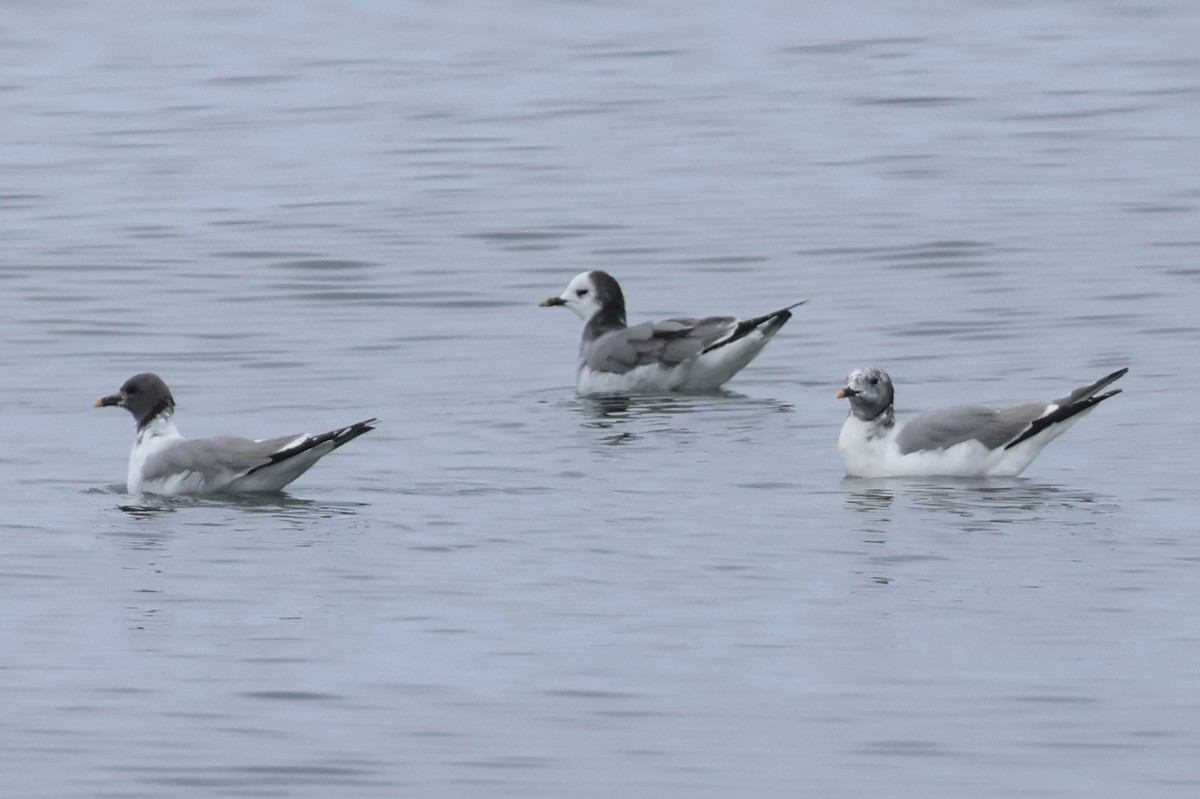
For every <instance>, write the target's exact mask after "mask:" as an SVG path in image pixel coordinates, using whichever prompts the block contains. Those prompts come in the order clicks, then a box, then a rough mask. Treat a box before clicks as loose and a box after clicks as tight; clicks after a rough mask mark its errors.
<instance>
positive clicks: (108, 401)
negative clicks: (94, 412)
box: [96, 394, 121, 408]
mask: <svg viewBox="0 0 1200 799" xmlns="http://www.w3.org/2000/svg"><path fill="white" fill-rule="evenodd" d="M120 404H121V395H120V394H109V395H108V396H107V397H101V398H100V399H98V400H96V407H97V408H107V407H109V406H111V405H120Z"/></svg>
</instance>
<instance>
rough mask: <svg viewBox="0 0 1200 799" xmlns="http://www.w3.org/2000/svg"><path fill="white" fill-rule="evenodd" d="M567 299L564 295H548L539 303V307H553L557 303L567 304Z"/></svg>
mask: <svg viewBox="0 0 1200 799" xmlns="http://www.w3.org/2000/svg"><path fill="white" fill-rule="evenodd" d="M566 304H567V301H566V300H564V299H563V298H562V297H548V298H547V299H544V300H542V301H541V302H539V303H538V307H539V308H553V307H554V306H555V305H566Z"/></svg>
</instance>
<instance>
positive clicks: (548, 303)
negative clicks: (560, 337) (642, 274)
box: [541, 270, 625, 324]
mask: <svg viewBox="0 0 1200 799" xmlns="http://www.w3.org/2000/svg"><path fill="white" fill-rule="evenodd" d="M556 305H561V306H562V307H564V308H569V309H570V310H572V311H574V312H575V315H576V316H578V317H579V318H580V319H582V320H583V321H585V322H587V321H590V320H591V319H592V317H594V316H595V315H596V314H598V313H600V312H602V311H603V312H605V313H607V314H610V315H614V316H619V318H620V320H621V324H624V323H625V295H623V294H622V293H621V287H620V286H619V285H617V281H616V279H614V278H613V276H612V275H610V274H608V272H601V271H599V270H595V271H592V272H583V273H581V274H578V275H576V276H575V277H574V278H573V279H572V280H571V282H570V283H568V284H567V290H566V291H564V292H563V293H562V294H560V295H558V296H557V297H551V298H550V299H548V300H542V302H541V306H542V307H543V308H551V307H554V306H556Z"/></svg>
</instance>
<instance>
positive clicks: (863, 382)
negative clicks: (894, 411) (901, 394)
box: [837, 368, 894, 422]
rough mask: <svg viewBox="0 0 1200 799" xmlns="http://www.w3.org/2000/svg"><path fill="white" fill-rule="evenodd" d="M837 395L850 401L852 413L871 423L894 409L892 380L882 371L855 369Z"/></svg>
mask: <svg viewBox="0 0 1200 799" xmlns="http://www.w3.org/2000/svg"><path fill="white" fill-rule="evenodd" d="M837 395H838V399H848V400H850V413H852V414H854V415H855V416H857V417H858V418H859V419H862V420H864V421H867V422H869V421H871V420H873V419H876V418H878V417H879V415H880V414H882V413H884V412H885V411H887V410H888V409H889V408H891V407H892V402H893V401H894V392H893V391H892V378H890V377H888V373H887V372H885V371H883V370H882V369H875V368H871V369H855V370H854V371H853V372H851V373H850V375H849V376H848V377H847V378H846V387H845V388H843V389H842V390H841V391H839V392H838V393H837Z"/></svg>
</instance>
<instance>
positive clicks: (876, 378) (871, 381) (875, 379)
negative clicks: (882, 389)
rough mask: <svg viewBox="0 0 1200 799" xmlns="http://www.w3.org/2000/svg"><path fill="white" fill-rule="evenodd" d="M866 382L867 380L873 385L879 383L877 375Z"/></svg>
mask: <svg viewBox="0 0 1200 799" xmlns="http://www.w3.org/2000/svg"><path fill="white" fill-rule="evenodd" d="M867 382H869V383H870V384H871V385H873V386H877V385H879V378H878V377H872V378H871V379H870V380H869V381H867Z"/></svg>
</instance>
